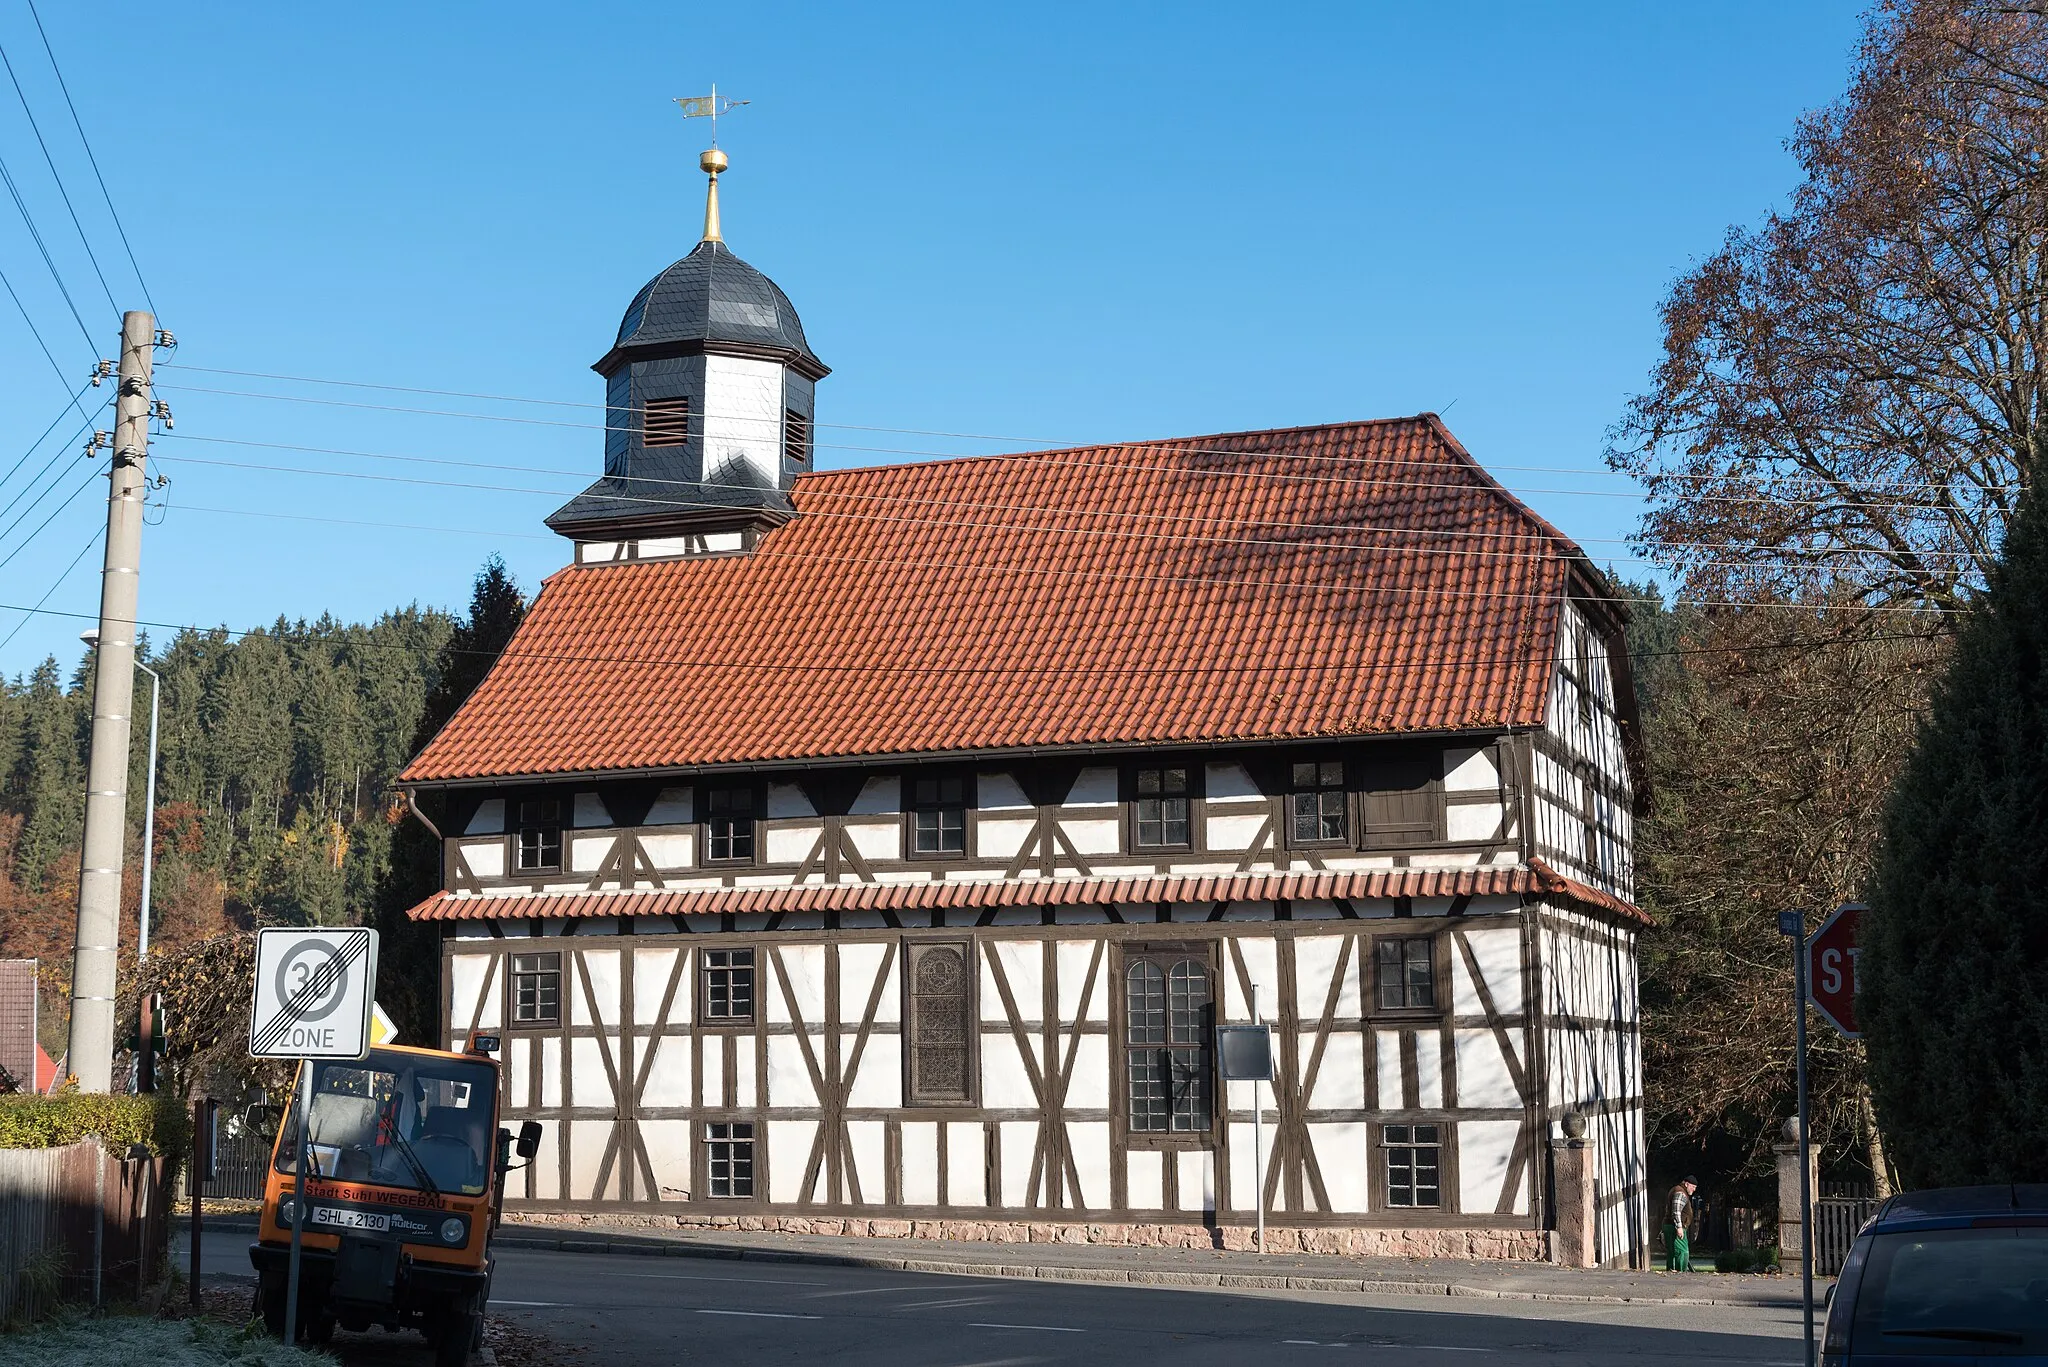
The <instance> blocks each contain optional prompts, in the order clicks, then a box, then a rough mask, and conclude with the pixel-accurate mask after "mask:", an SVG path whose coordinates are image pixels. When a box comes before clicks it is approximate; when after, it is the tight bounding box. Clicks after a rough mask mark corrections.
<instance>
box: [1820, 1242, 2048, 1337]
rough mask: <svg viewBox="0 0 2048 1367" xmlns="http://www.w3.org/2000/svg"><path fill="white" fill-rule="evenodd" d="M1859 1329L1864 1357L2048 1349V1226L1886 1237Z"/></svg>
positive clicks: (1874, 1256)
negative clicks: (1870, 1355) (1868, 1355)
mask: <svg viewBox="0 0 2048 1367" xmlns="http://www.w3.org/2000/svg"><path fill="white" fill-rule="evenodd" d="M1854 1334H1855V1342H1854V1344H1853V1345H1852V1353H1853V1355H1854V1356H1855V1357H1856V1358H1857V1359H1858V1360H1860V1359H1861V1358H1862V1357H1863V1355H1864V1354H1866V1353H1868V1354H1872V1355H1874V1356H1881V1357H1883V1359H1884V1360H1885V1361H1887V1362H1892V1361H1897V1360H1902V1359H1905V1358H1909V1357H1911V1358H1923V1357H1927V1358H1967V1359H1969V1360H1970V1361H1972V1362H1975V1361H1980V1360H1982V1359H1985V1358H2000V1357H2028V1358H2030V1359H2031V1358H2032V1356H2033V1355H2034V1354H2039V1353H2048V1228H2042V1227H2040V1226H2034V1227H2027V1226H2020V1227H2018V1228H2015V1227H2013V1226H2011V1225H2004V1226H1988V1225H1987V1226H1980V1227H1978V1228H1975V1229H1941V1230H1927V1231H1920V1232H1913V1233H1906V1232H1900V1233H1895V1234H1879V1235H1877V1236H1876V1237H1875V1238H1873V1239H1872V1240H1871V1244H1870V1254H1869V1262H1868V1264H1867V1266H1866V1268H1865V1270H1864V1273H1863V1282H1862V1285H1861V1286H1859V1287H1858V1288H1857V1291H1856V1318H1855V1328H1854Z"/></svg>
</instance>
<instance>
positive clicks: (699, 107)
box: [676, 85, 748, 242]
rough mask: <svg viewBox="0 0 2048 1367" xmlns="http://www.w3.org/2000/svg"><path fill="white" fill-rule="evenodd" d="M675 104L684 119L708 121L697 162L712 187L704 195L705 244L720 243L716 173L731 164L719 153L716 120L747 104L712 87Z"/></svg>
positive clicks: (722, 239)
mask: <svg viewBox="0 0 2048 1367" xmlns="http://www.w3.org/2000/svg"><path fill="white" fill-rule="evenodd" d="M676 103H677V104H679V105H681V106H682V109H683V117H684V118H686V119H709V120H711V147H710V150H709V151H707V152H705V153H704V154H703V155H702V156H700V157H698V158H697V165H698V167H699V168H700V169H702V171H703V172H704V174H705V175H707V176H709V177H711V184H710V186H709V188H708V189H707V190H706V191H705V193H704V240H705V241H706V242H723V241H724V240H725V239H724V238H723V237H721V236H720V235H719V230H718V173H719V172H720V171H723V170H724V169H725V168H726V167H727V166H728V165H730V164H731V163H730V162H728V161H727V160H726V156H725V153H723V152H721V151H719V150H718V116H719V115H720V114H729V113H731V112H732V111H733V110H735V109H737V108H739V107H740V106H741V105H743V104H746V103H748V101H746V100H729V99H727V98H726V97H725V96H723V95H720V94H719V93H718V87H717V86H716V85H713V86H712V87H711V93H710V94H709V95H691V96H688V97H686V98H683V99H679V100H677V101H676Z"/></svg>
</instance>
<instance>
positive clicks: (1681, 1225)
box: [1664, 1177, 1700, 1272]
mask: <svg viewBox="0 0 2048 1367" xmlns="http://www.w3.org/2000/svg"><path fill="white" fill-rule="evenodd" d="M1699 1188H1700V1184H1699V1179H1698V1178H1695V1177H1687V1178H1685V1179H1684V1180H1683V1181H1681V1182H1679V1184H1678V1185H1677V1186H1675V1187H1673V1188H1672V1189H1671V1192H1670V1194H1669V1195H1668V1196H1666V1197H1665V1198H1664V1270H1665V1271H1666V1272H1690V1271H1692V1194H1693V1193H1694V1192H1696V1191H1698V1190H1699Z"/></svg>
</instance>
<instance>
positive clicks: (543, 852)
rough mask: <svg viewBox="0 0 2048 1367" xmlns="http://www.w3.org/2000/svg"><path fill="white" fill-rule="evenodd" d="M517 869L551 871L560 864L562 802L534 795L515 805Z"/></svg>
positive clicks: (533, 871) (521, 870) (522, 870)
mask: <svg viewBox="0 0 2048 1367" xmlns="http://www.w3.org/2000/svg"><path fill="white" fill-rule="evenodd" d="M517 863H518V868H519V871H520V872H522V873H553V872H555V871H557V870H559V869H560V868H561V867H562V804H561V803H560V802H559V801H557V800H556V799H554V798H551V797H548V798H535V799H530V800H528V801H525V802H522V803H520V804H519V857H518V860H517Z"/></svg>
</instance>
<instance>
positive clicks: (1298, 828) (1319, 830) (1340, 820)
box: [1290, 759, 1347, 845]
mask: <svg viewBox="0 0 2048 1367" xmlns="http://www.w3.org/2000/svg"><path fill="white" fill-rule="evenodd" d="M1290 801H1291V803H1292V807H1291V810H1292V812H1293V816H1294V840H1293V843H1294V844H1296V845H1328V844H1335V843H1337V842H1339V841H1341V840H1343V839H1344V837H1345V835H1346V834H1347V832H1346V830H1345V822H1344V762H1343V761H1342V760H1329V759H1326V760H1317V761H1315V762H1312V763H1307V764H1297V765H1295V766H1294V792H1293V794H1292V796H1291V798H1290Z"/></svg>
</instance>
